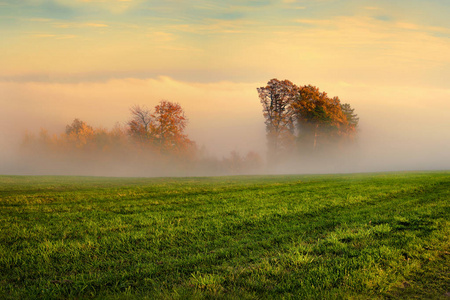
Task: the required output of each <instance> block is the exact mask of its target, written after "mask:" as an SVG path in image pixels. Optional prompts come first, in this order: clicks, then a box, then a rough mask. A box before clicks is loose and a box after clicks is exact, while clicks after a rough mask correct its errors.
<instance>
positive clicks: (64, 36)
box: [32, 33, 77, 39]
mask: <svg viewBox="0 0 450 300" xmlns="http://www.w3.org/2000/svg"><path fill="white" fill-rule="evenodd" d="M32 37H34V38H55V39H73V38H75V37H77V36H76V35H73V34H46V33H43V34H33V35H32Z"/></svg>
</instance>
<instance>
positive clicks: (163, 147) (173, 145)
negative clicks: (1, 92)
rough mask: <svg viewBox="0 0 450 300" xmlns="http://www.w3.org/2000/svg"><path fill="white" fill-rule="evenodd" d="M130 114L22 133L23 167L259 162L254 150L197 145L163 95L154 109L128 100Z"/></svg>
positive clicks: (222, 168) (112, 168) (249, 165)
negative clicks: (103, 123)
mask: <svg viewBox="0 0 450 300" xmlns="http://www.w3.org/2000/svg"><path fill="white" fill-rule="evenodd" d="M130 114H131V116H130V119H129V120H128V121H127V122H126V123H124V125H120V124H119V123H117V124H116V126H115V127H114V128H112V129H105V128H94V127H93V126H91V125H89V124H87V123H86V122H84V121H81V120H79V119H75V120H74V121H73V122H72V123H71V124H68V125H67V126H66V128H65V131H64V132H62V133H60V134H49V133H48V131H47V130H46V129H41V131H40V133H39V134H38V135H34V134H31V133H27V134H26V135H25V137H24V139H23V143H22V148H21V152H22V154H23V155H22V158H23V159H22V162H23V163H24V164H25V165H26V166H25V167H24V168H25V169H29V170H30V169H31V170H32V169H33V168H34V169H36V172H44V173H48V174H89V175H113V176H124V175H128V176H174V175H182V176H193V175H216V174H246V173H258V172H261V171H262V168H263V167H264V163H263V160H262V158H261V157H260V155H259V154H257V153H256V152H249V153H247V154H246V155H241V154H239V153H238V152H235V151H233V152H231V153H230V154H229V155H228V156H227V157H222V158H217V157H215V156H213V155H209V154H208V153H207V151H206V150H205V148H204V147H202V148H199V147H198V146H197V145H196V143H195V142H194V141H192V140H191V139H189V137H188V135H187V134H186V133H185V129H186V126H187V123H188V119H187V117H186V116H185V113H184V111H183V109H182V107H181V106H180V105H179V104H177V103H172V102H170V101H165V100H164V101H161V102H160V103H159V104H158V105H157V106H156V107H155V108H154V109H153V110H151V109H148V108H146V107H143V106H133V107H131V108H130Z"/></svg>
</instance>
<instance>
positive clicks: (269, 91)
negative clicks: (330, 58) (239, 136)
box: [257, 78, 298, 164]
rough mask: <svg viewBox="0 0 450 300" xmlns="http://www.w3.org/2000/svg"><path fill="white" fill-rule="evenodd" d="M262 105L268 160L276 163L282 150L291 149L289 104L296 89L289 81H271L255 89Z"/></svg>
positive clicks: (292, 119)
mask: <svg viewBox="0 0 450 300" xmlns="http://www.w3.org/2000/svg"><path fill="white" fill-rule="evenodd" d="M257 91H258V94H259V99H260V101H261V104H262V105H263V115H264V118H265V119H266V120H265V124H266V132H267V140H268V159H269V161H271V164H273V163H276V160H277V157H278V156H279V154H280V152H281V151H282V150H287V149H289V148H292V147H291V146H292V144H293V142H294V130H295V128H294V115H293V110H292V109H291V104H292V103H293V100H294V98H295V96H296V94H297V93H298V87H297V86H296V85H295V84H293V83H292V82H290V81H289V80H283V81H280V80H278V79H275V78H274V79H272V80H270V81H269V82H268V83H267V86H265V87H260V88H257Z"/></svg>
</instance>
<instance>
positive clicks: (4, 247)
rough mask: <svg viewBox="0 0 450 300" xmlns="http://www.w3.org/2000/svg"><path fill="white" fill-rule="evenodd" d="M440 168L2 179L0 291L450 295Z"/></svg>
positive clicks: (447, 178) (447, 181) (447, 207)
mask: <svg viewBox="0 0 450 300" xmlns="http://www.w3.org/2000/svg"><path fill="white" fill-rule="evenodd" d="M449 236H450V172H428V173H426V172H425V173H417V172H411V173H379V174H356V175H322V176H249V177H246V176H240V177H212V178H166V179H148V178H147V179H145V178H95V177H21V176H0V298H6V299H9V298H13V299H29V298H43V299H52V298H55V299H59V298H64V299H65V298H111V299H122V298H125V299H128V298H138V299H141V298H148V299H154V298H168V299H173V298H175V299H178V298H179V299H185V298H227V299H228V298H231V299H234V298H243V299H257V298H258V299H260V298H263V299H264V298H275V299H281V298H298V299H305V298H306V299H335V298H357V299H359V298H361V299H365V298H402V299H403V298H408V299H410V298H422V299H430V298H436V299H450V297H449V296H450V293H449V292H450V270H449V266H450V258H449V257H450V240H449Z"/></svg>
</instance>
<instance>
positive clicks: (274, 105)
mask: <svg viewBox="0 0 450 300" xmlns="http://www.w3.org/2000/svg"><path fill="white" fill-rule="evenodd" d="M257 91H258V94H259V98H260V101H261V103H262V105H263V114H264V118H265V124H266V130H267V139H268V148H269V149H268V156H269V159H271V160H272V161H276V158H277V156H280V155H281V154H283V153H282V152H284V153H285V154H287V153H288V152H289V151H287V150H291V152H292V150H293V149H294V148H295V147H294V146H295V144H297V148H300V149H305V148H308V147H309V148H310V150H312V151H316V150H317V148H319V145H320V144H321V145H322V146H323V147H324V145H326V144H329V143H330V142H331V141H335V140H339V139H340V138H343V137H348V136H353V135H354V133H355V132H356V126H357V125H358V121H359V118H358V117H357V115H356V114H355V113H354V109H352V108H351V107H350V105H349V104H341V101H340V100H339V98H338V97H333V98H330V97H328V95H327V93H325V92H320V91H319V89H318V88H317V87H315V86H312V85H305V86H296V85H295V84H293V83H292V82H290V81H288V80H283V81H280V80H278V79H271V80H270V81H269V82H268V83H267V86H266V87H260V88H258V89H257ZM295 140H296V141H297V142H296V143H295V142H294V141H295ZM309 145H310V146H309ZM281 150H282V151H281Z"/></svg>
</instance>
